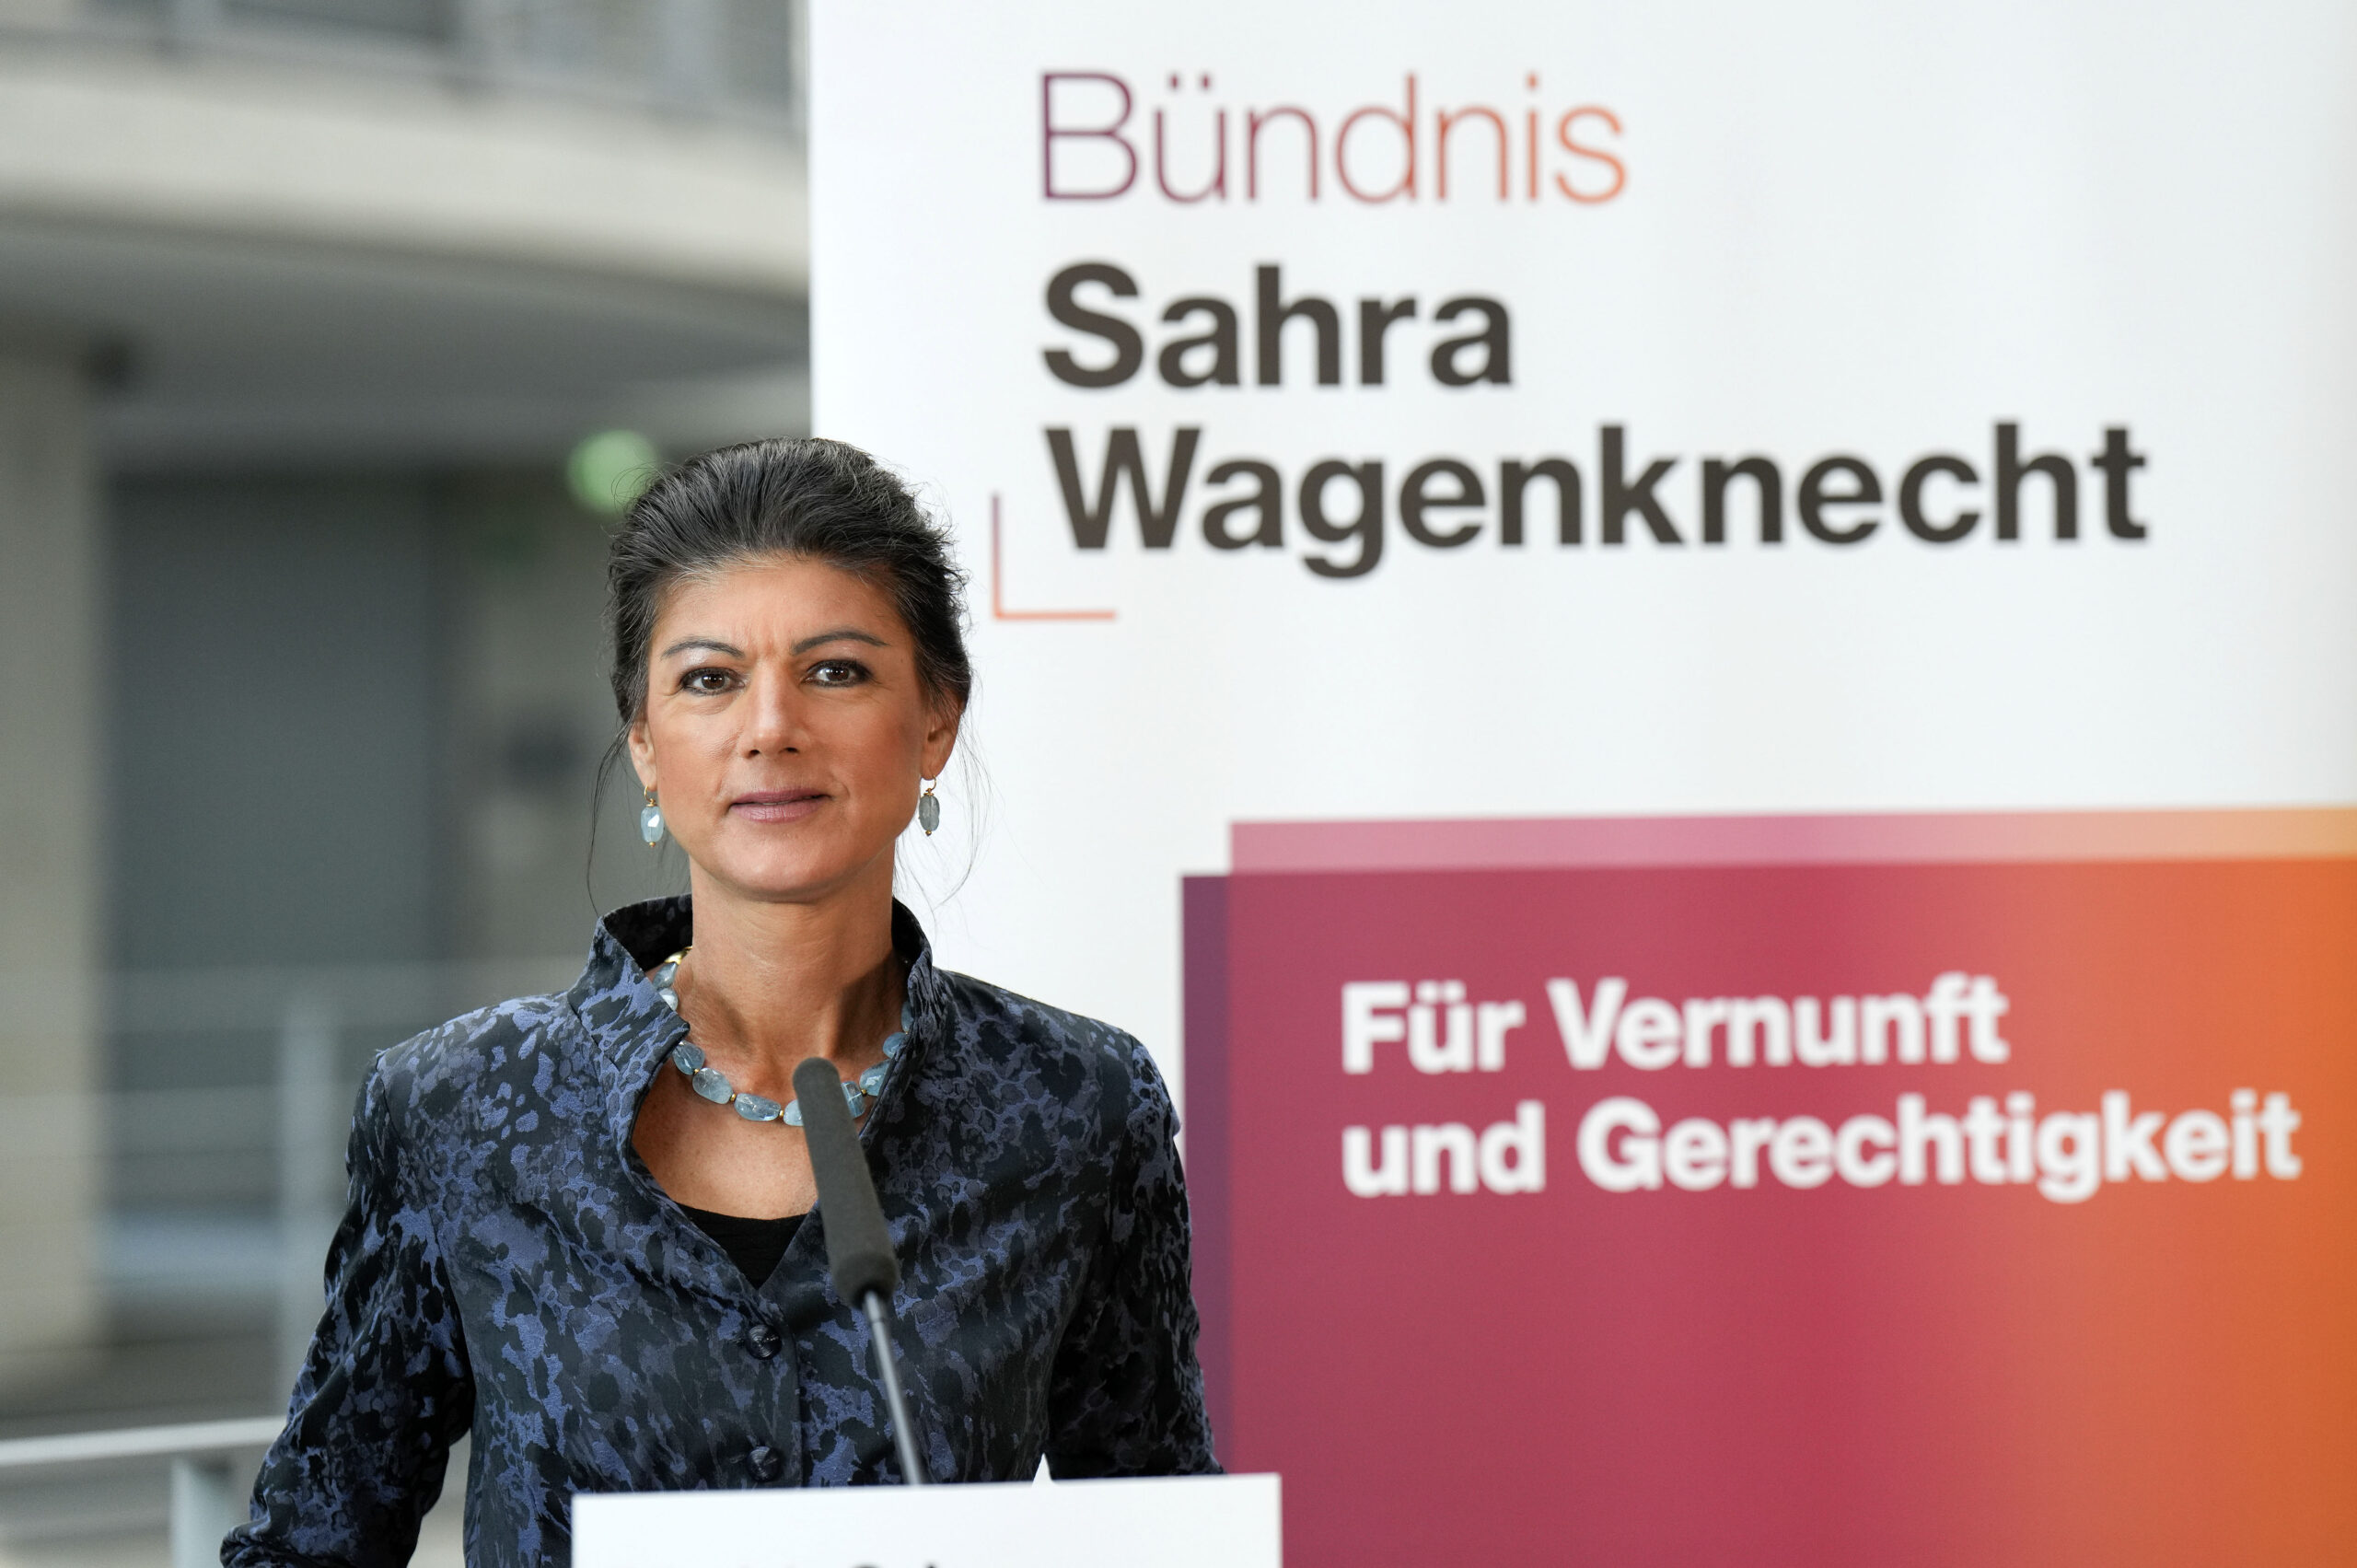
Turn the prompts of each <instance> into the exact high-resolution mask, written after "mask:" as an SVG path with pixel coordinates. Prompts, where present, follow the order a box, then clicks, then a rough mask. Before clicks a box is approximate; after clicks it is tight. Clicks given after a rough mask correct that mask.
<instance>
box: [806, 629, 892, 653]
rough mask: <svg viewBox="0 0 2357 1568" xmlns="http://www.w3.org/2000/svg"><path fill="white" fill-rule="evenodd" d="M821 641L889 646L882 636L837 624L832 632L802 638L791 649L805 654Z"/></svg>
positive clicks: (875, 646) (880, 646)
mask: <svg viewBox="0 0 2357 1568" xmlns="http://www.w3.org/2000/svg"><path fill="white" fill-rule="evenodd" d="M822 643H865V644H866V645H868V646H869V647H871V648H885V647H889V646H891V645H890V644H888V643H887V642H886V641H885V640H884V639H883V638H881V637H878V636H876V635H874V634H873V633H866V632H862V631H860V630H859V629H858V628H857V627H853V626H839V627H837V628H836V629H835V630H834V631H832V632H821V633H819V634H818V635H817V636H815V637H805V638H803V639H802V640H801V641H800V642H798V643H796V644H795V645H794V648H793V651H794V652H795V653H797V654H807V653H808V652H809V651H810V650H811V649H812V648H815V647H817V646H819V645H820V644H822Z"/></svg>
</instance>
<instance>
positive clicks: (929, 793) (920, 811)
mask: <svg viewBox="0 0 2357 1568" xmlns="http://www.w3.org/2000/svg"><path fill="white" fill-rule="evenodd" d="M917 826H918V827H920V828H923V830H924V836H925V837H926V838H931V837H933V830H935V828H938V827H940V826H941V797H940V796H937V795H935V794H934V793H933V786H932V785H931V784H927V785H925V786H924V793H923V795H921V796H917Z"/></svg>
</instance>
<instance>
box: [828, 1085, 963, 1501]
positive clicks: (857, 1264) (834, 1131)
mask: <svg viewBox="0 0 2357 1568" xmlns="http://www.w3.org/2000/svg"><path fill="white" fill-rule="evenodd" d="M794 1094H795V1098H796V1099H798V1100H800V1101H801V1102H802V1133H803V1138H804V1140H805V1142H806V1143H807V1144H808V1145H809V1149H810V1174H811V1176H812V1178H813V1179H816V1180H817V1182H818V1184H819V1212H820V1214H822V1215H823V1216H824V1218H823V1225H824V1228H825V1230H826V1233H827V1272H828V1274H829V1277H830V1278H831V1279H832V1280H833V1282H834V1286H835V1294H836V1295H839V1296H841V1297H842V1298H843V1299H844V1300H845V1301H848V1302H850V1303H851V1304H852V1305H853V1307H858V1308H859V1309H860V1310H861V1311H863V1312H864V1313H865V1314H866V1317H867V1332H868V1337H869V1339H870V1340H871V1341H872V1342H874V1343H875V1346H876V1380H877V1382H878V1383H879V1384H881V1385H882V1386H883V1389H884V1407H885V1410H886V1411H887V1412H888V1414H889V1415H890V1417H891V1422H892V1445H893V1446H894V1447H895V1448H897V1449H898V1450H899V1451H900V1475H901V1478H902V1479H903V1480H904V1481H906V1482H907V1484H909V1485H911V1486H924V1485H928V1484H930V1483H931V1481H932V1480H933V1477H932V1476H931V1475H929V1474H927V1473H926V1470H925V1468H924V1452H923V1448H922V1447H921V1446H919V1444H918V1442H917V1428H916V1422H915V1419H914V1418H913V1417H912V1416H911V1415H910V1414H909V1400H908V1396H907V1395H906V1394H905V1393H903V1392H902V1391H901V1388H900V1366H899V1364H898V1363H897V1362H896V1361H895V1359H894V1357H893V1354H892V1317H891V1300H892V1287H893V1286H895V1285H897V1284H899V1283H900V1260H899V1259H897V1258H895V1257H893V1256H892V1233H891V1232H890V1231H888V1230H887V1229H886V1228H885V1226H884V1206H883V1204H881V1203H879V1202H877V1201H876V1181H875V1179H874V1178H873V1177H871V1176H870V1175H869V1174H868V1172H867V1156H866V1155H865V1153H863V1152H862V1151H861V1149H860V1146H859V1134H858V1133H857V1132H855V1131H854V1130H853V1127H852V1124H851V1108H850V1107H849V1106H847V1105H845V1104H844V1103H843V1086H842V1079H840V1078H838V1077H836V1076H835V1069H834V1066H833V1064H832V1063H829V1062H828V1061H827V1060H826V1059H825V1058H823V1057H818V1056H814V1057H812V1058H811V1059H810V1060H809V1061H807V1062H805V1063H803V1064H802V1065H801V1066H799V1067H796V1068H795V1070H794Z"/></svg>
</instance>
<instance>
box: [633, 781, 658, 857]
mask: <svg viewBox="0 0 2357 1568" xmlns="http://www.w3.org/2000/svg"><path fill="white" fill-rule="evenodd" d="M638 836H639V837H640V838H642V839H644V840H645V841H646V847H647V848H648V849H653V848H654V847H655V846H656V845H657V844H659V843H661V842H663V808H662V807H660V806H657V805H656V804H655V792H654V791H653V790H651V789H650V790H648V791H647V792H646V804H645V805H644V806H642V807H639V808H638Z"/></svg>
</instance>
